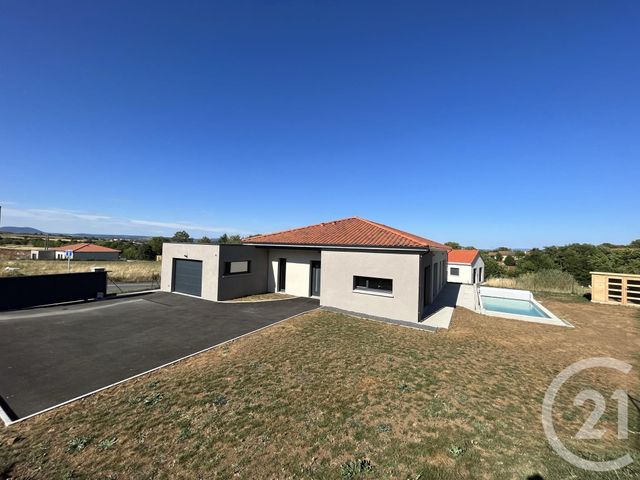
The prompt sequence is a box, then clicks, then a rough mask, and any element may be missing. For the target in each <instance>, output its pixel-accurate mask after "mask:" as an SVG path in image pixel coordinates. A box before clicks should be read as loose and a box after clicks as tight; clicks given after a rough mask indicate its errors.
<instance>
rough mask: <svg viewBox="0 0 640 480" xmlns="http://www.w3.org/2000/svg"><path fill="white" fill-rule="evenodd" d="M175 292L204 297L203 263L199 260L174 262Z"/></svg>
mask: <svg viewBox="0 0 640 480" xmlns="http://www.w3.org/2000/svg"><path fill="white" fill-rule="evenodd" d="M173 291H174V292H180V293H188V294H189V295H197V296H198V297H199V296H200V295H202V262H201V261H198V260H178V259H175V260H174V261H173Z"/></svg>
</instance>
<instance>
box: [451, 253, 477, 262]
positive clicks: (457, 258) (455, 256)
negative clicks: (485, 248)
mask: <svg viewBox="0 0 640 480" xmlns="http://www.w3.org/2000/svg"><path fill="white" fill-rule="evenodd" d="M479 254H480V252H479V251H478V250H451V251H450V252H449V263H468V264H469V265H471V264H472V263H473V261H474V260H475V259H476V257H477V256H478V255H479Z"/></svg>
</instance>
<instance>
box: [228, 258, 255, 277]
mask: <svg viewBox="0 0 640 480" xmlns="http://www.w3.org/2000/svg"><path fill="white" fill-rule="evenodd" d="M250 272H251V260H241V261H238V262H224V274H225V275H238V274H239V273H250Z"/></svg>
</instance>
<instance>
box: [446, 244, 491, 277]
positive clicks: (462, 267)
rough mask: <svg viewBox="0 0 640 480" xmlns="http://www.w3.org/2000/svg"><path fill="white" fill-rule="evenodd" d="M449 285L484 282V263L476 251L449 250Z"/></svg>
mask: <svg viewBox="0 0 640 480" xmlns="http://www.w3.org/2000/svg"><path fill="white" fill-rule="evenodd" d="M447 279H448V281H449V282H451V283H466V284H474V283H482V282H484V261H483V260H482V257H481V256H480V252H479V251H478V250H451V251H450V252H449V273H448V276H447Z"/></svg>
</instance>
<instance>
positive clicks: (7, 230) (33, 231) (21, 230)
mask: <svg viewBox="0 0 640 480" xmlns="http://www.w3.org/2000/svg"><path fill="white" fill-rule="evenodd" d="M0 232H1V233H26V234H32V235H40V234H43V233H44V232H43V231H42V230H38V229H37V228H32V227H0Z"/></svg>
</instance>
